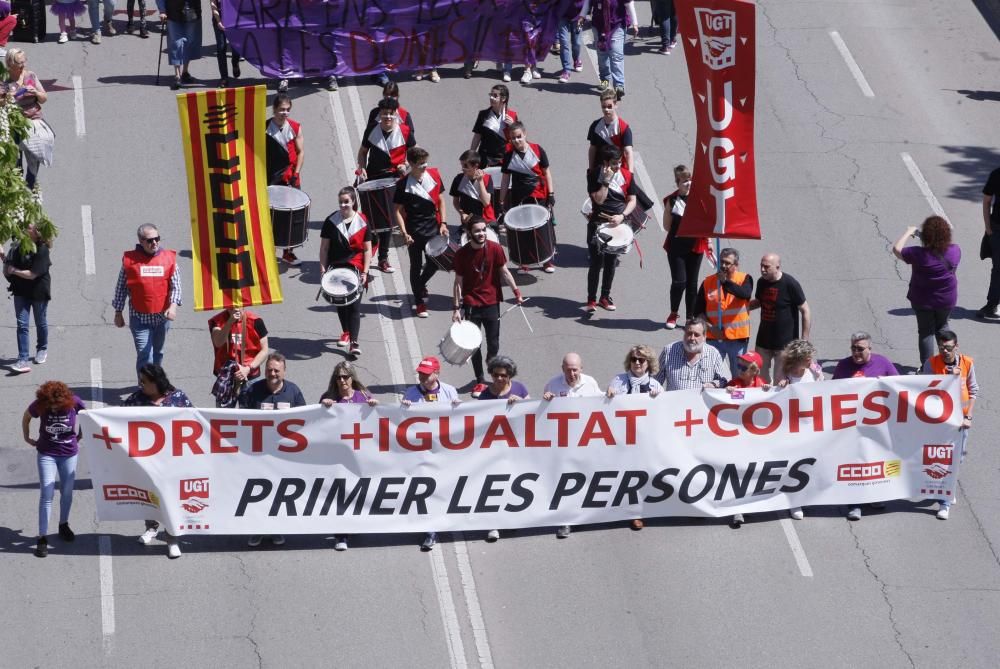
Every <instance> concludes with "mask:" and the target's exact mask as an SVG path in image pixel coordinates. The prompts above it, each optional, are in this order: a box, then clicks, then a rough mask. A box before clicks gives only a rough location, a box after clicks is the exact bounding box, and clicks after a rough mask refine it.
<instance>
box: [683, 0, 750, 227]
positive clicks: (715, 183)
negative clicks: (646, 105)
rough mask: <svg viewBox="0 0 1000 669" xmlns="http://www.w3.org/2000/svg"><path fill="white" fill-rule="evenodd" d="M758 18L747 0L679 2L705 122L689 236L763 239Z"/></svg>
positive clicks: (687, 220)
mask: <svg viewBox="0 0 1000 669" xmlns="http://www.w3.org/2000/svg"><path fill="white" fill-rule="evenodd" d="M754 11H755V6H754V4H753V3H752V2H749V1H747V0H677V22H678V25H680V26H681V27H682V30H683V32H684V37H683V42H684V56H685V58H686V59H687V64H688V75H689V76H690V78H691V92H692V93H693V96H694V109H695V116H696V118H697V122H698V137H697V145H696V147H695V158H694V171H693V176H692V179H691V193H690V194H689V195H688V200H687V208H686V209H685V210H684V217H683V218H682V219H681V226H680V229H679V230H678V234H679V235H680V236H682V237H730V238H738V239H760V222H759V220H758V218H757V186H756V183H755V179H754V153H753V108H754V88H755V82H756V72H755V39H756V26H755V24H754ZM695 27H696V28H697V29H695Z"/></svg>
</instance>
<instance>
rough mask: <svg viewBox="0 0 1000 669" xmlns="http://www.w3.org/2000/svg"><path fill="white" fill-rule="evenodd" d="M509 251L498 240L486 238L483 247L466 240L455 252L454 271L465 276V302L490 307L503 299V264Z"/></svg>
mask: <svg viewBox="0 0 1000 669" xmlns="http://www.w3.org/2000/svg"><path fill="white" fill-rule="evenodd" d="M506 264H507V254H506V253H504V250H503V247H502V246H500V245H499V244H497V243H496V242H493V241H490V240H488V239H487V240H486V244H485V245H484V246H483V248H481V249H476V248H473V247H472V244H471V243H469V244H466V245H465V246H463V247H462V248H460V249H459V250H458V252H457V253H456V254H455V263H454V270H455V274H457V275H459V276H460V277H462V303H463V304H464V305H465V306H467V307H487V306H491V305H494V304H499V303H500V302H501V301H502V300H503V289H502V282H503V271H502V270H503V267H504V265H506Z"/></svg>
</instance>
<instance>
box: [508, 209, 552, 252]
mask: <svg viewBox="0 0 1000 669" xmlns="http://www.w3.org/2000/svg"><path fill="white" fill-rule="evenodd" d="M503 224H504V226H505V227H506V228H507V254H508V256H510V261H511V262H512V263H514V264H515V265H519V266H521V267H540V266H542V265H544V264H545V263H547V262H548V261H550V260H552V258H553V257H554V256H555V254H556V234H555V228H554V227H553V225H552V219H551V217H550V216H549V210H548V209H546V208H545V207H543V206H541V205H538V204H522V205H520V206H517V207H514V208H512V209H511V210H509V211H508V212H507V213H506V214H505V215H504V217H503Z"/></svg>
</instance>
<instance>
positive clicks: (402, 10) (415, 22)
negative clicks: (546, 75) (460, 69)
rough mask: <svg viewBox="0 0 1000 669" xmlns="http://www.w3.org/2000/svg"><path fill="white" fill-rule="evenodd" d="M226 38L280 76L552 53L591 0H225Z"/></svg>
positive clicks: (530, 58)
mask: <svg viewBox="0 0 1000 669" xmlns="http://www.w3.org/2000/svg"><path fill="white" fill-rule="evenodd" d="M221 4H222V16H223V24H224V27H225V32H226V37H227V38H228V39H229V42H230V44H232V46H233V48H234V49H235V50H236V51H237V52H238V53H239V54H240V55H242V56H243V57H244V58H246V59H247V60H248V61H249V62H250V63H252V64H253V65H255V66H256V67H257V68H258V69H260V71H261V72H263V73H264V74H265V75H267V76H270V77H280V78H285V79H288V78H297V77H321V76H329V75H332V74H335V75H337V76H349V75H355V74H370V73H378V72H382V71H385V70H388V71H411V70H418V69H422V68H429V67H434V66H437V65H444V64H446V63H462V62H465V61H467V60H484V61H503V62H512V63H515V64H523V63H530V64H534V63H535V62H536V60H542V59H543V58H544V57H545V54H546V52H547V51H548V49H549V47H550V46H551V45H552V43H553V42H554V41H555V39H556V29H557V27H558V25H559V21H560V19H562V18H565V17H570V18H572V17H574V16H575V15H576V13H577V11H579V8H580V6H581V5H582V4H583V2H582V0H540V1H535V2H531V1H529V0H222V2H221Z"/></svg>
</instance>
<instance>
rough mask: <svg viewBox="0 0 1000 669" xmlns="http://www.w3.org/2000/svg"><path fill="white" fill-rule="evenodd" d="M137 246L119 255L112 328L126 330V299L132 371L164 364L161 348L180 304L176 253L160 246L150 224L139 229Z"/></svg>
mask: <svg viewBox="0 0 1000 669" xmlns="http://www.w3.org/2000/svg"><path fill="white" fill-rule="evenodd" d="M136 234H137V235H138V237H139V243H138V244H136V245H135V248H134V249H133V250H131V251H126V252H125V254H124V255H123V256H122V268H121V271H119V272H118V282H117V283H116V284H115V295H114V298H113V299H112V300H111V306H112V307H114V309H115V327H119V328H123V327H125V317H124V316H123V315H122V309H124V308H125V300H126V299H128V302H129V311H128V326H129V329H130V330H131V331H132V340H133V342H134V343H135V353H136V358H135V369H136V374H138V373H139V369H140V368H141V367H142V366H143V365H145V364H147V363H153V364H156V365H162V364H163V346H164V344H165V343H166V341H167V331H168V330H170V324H171V323H172V322H173V321H174V319H176V318H177V307H179V306H180V305H181V274H180V272H179V271H178V269H177V252H176V251H171V250H168V249H165V248H162V247H161V246H160V231H159V230H158V229H157V228H156V226H155V225H153V224H152V223H144V224H143V225H140V226H139V229H138V230H137V232H136Z"/></svg>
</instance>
